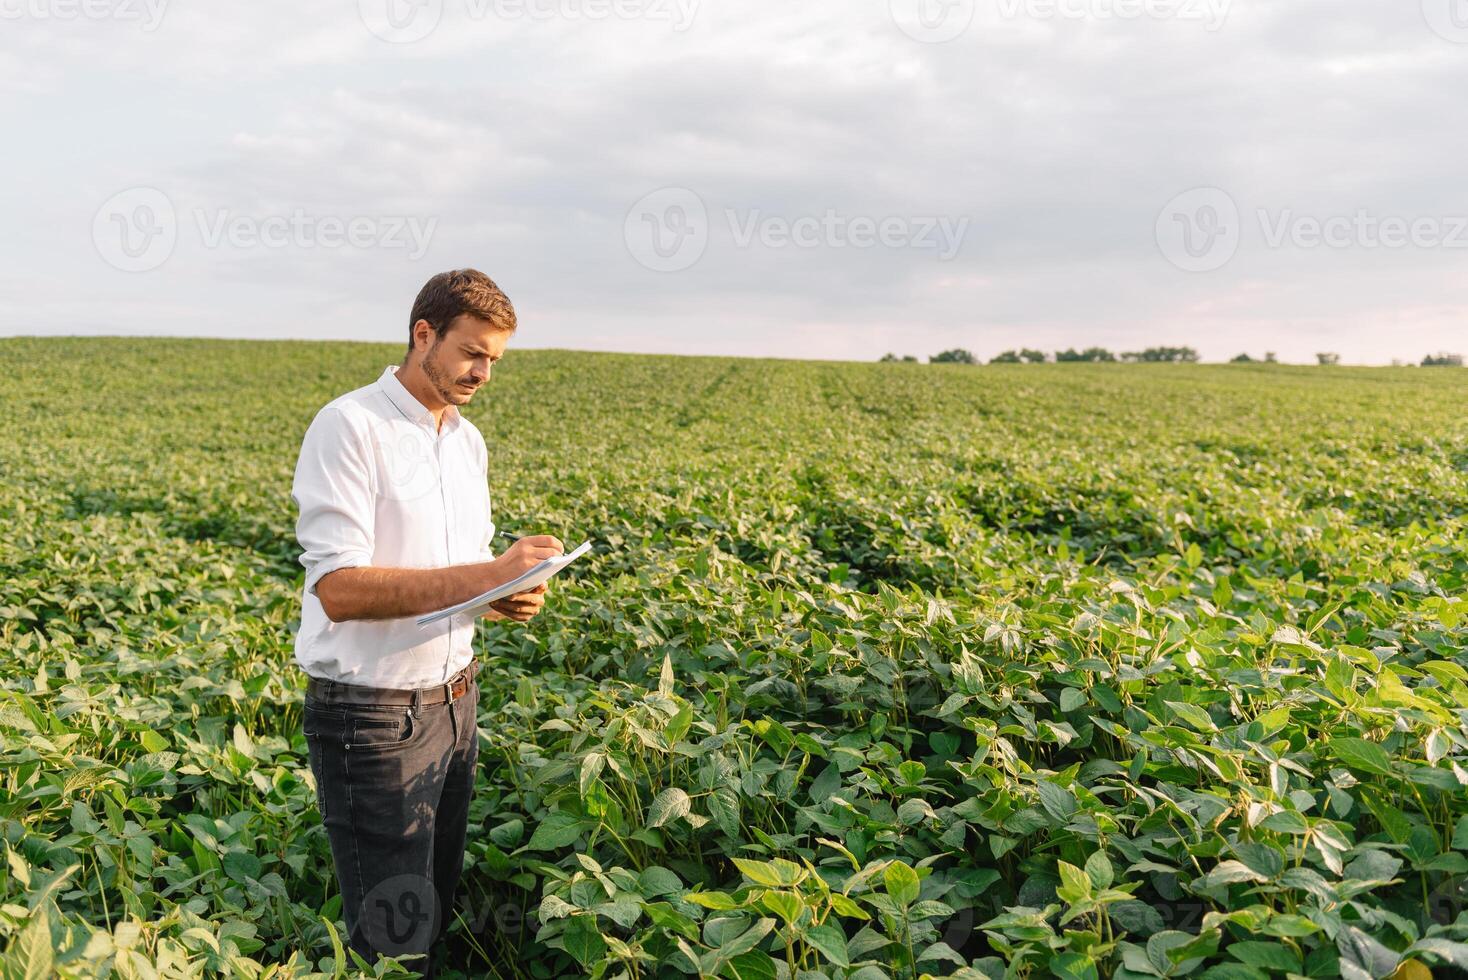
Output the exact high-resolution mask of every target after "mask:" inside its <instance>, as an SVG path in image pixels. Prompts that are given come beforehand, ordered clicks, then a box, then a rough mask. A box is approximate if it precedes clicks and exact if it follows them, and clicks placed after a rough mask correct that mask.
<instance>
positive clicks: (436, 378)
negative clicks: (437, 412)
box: [423, 341, 477, 405]
mask: <svg viewBox="0 0 1468 980" xmlns="http://www.w3.org/2000/svg"><path fill="white" fill-rule="evenodd" d="M437 353H438V341H434V343H433V346H432V347H430V348H428V353H427V354H426V355H424V357H423V376H424V377H426V378H427V379H428V383H429V384H431V385H433V390H434V391H436V392H437V393H438V397H439V398H442V399H443V400H444V403H445V404H448V405H467V404H469V399H471V398H473V397H474V392H473V391H465V390H464V389H463V388H460V387H459V385H460V384H472V382H471V381H469V380H468V379H467V378H450V377H449V376H448V374H447V373H446V372H445V371H444V369H443V368H442V366H440V365H439V363H438V359H437V358H436V357H435V356H434V355H436V354H437ZM476 390H477V389H476Z"/></svg>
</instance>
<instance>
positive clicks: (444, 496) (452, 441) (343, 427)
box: [291, 366, 494, 689]
mask: <svg viewBox="0 0 1468 980" xmlns="http://www.w3.org/2000/svg"><path fill="white" fill-rule="evenodd" d="M396 371H397V368H396V367H395V366H394V367H389V368H388V369H387V370H386V371H384V372H383V373H382V376H381V377H380V378H378V379H377V381H375V382H373V383H372V384H370V385H367V386H366V387H365V388H358V389H357V390H356V391H353V392H351V393H349V394H346V395H342V396H341V397H340V398H338V399H336V400H335V401H333V402H331V403H330V404H329V405H327V406H326V407H325V408H323V409H322V410H321V411H320V412H318V413H316V418H315V419H313V420H312V422H311V426H310V428H309V429H307V430H306V438H305V440H304V441H303V442H302V443H301V457H300V460H299V461H298V462H297V463H296V477H295V483H294V484H293V486H292V488H291V499H293V500H294V501H295V502H296V506H297V507H299V508H300V517H299V518H298V519H297V521H296V539H297V540H298V541H299V542H300V544H301V548H302V549H303V551H304V554H302V555H301V564H302V565H304V566H305V567H306V585H305V591H304V594H303V596H302V599H301V629H300V632H299V633H297V634H296V662H297V663H299V664H300V665H301V667H302V669H304V670H305V671H306V673H308V674H310V675H311V676H312V677H323V678H327V679H330V680H335V681H341V682H342V683H345V684H361V685H366V686H369V687H387V688H397V689H409V688H421V687H431V686H433V685H435V684H442V683H444V682H445V681H447V680H448V679H449V678H451V677H453V676H454V674H456V673H458V672H459V671H460V670H462V669H463V668H464V667H466V666H468V664H469V661H470V660H471V659H472V657H473V655H474V651H473V646H472V643H471V641H472V640H473V638H474V622H475V618H474V617H473V616H464V615H459V616H451V617H449V618H448V619H446V620H441V621H439V622H437V623H434V624H432V625H430V626H424V627H419V626H417V625H415V624H414V622H413V620H412V618H406V619H384V620H349V621H347V622H342V623H334V622H332V621H331V620H330V619H328V618H327V616H326V612H325V610H323V609H322V606H321V600H320V599H318V598H317V597H316V584H317V583H318V582H320V581H321V579H322V577H323V576H325V575H326V574H327V573H329V572H334V571H336V570H337V569H339V568H354V567H357V566H361V565H374V566H378V567H391V568H441V567H443V566H446V565H457V564H461V563H466V562H476V561H487V560H489V559H490V558H492V557H493V553H492V552H491V551H490V542H491V539H493V537H494V521H493V520H492V518H491V515H490V504H489V483H488V479H487V476H488V460H489V454H488V452H487V451H486V449H485V445H484V437H483V436H481V435H480V434H479V430H478V429H476V428H475V427H474V425H473V424H472V423H471V422H469V420H468V419H465V418H463V417H462V416H461V415H460V414H459V413H458V410H457V409H455V408H454V407H453V406H449V408H448V409H446V410H445V412H444V414H443V427H442V429H438V428H437V427H436V426H435V425H434V421H433V415H432V414H431V413H430V412H429V411H428V409H427V408H425V407H424V406H423V403H422V402H420V401H418V399H417V398H415V397H414V396H413V395H412V393H410V392H409V391H408V389H406V388H404V387H403V384H402V382H400V381H399V380H398V379H397V377H396ZM449 604H450V601H449V597H447V596H446V597H445V598H444V605H449Z"/></svg>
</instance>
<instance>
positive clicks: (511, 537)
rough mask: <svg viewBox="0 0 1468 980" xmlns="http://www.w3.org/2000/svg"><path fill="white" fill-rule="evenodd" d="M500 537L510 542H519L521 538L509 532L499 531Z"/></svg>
mask: <svg viewBox="0 0 1468 980" xmlns="http://www.w3.org/2000/svg"><path fill="white" fill-rule="evenodd" d="M500 537H502V538H505V539H507V540H510V541H519V540H520V537H521V536H520V535H518V534H511V533H510V532H509V531H501V532H500Z"/></svg>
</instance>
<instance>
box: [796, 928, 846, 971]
mask: <svg viewBox="0 0 1468 980" xmlns="http://www.w3.org/2000/svg"><path fill="white" fill-rule="evenodd" d="M805 941H806V942H807V943H809V944H810V945H811V946H812V947H814V948H815V949H817V950H819V951H820V954H821V955H822V956H824V957H825V958H826V959H827V961H829V962H831V963H834V964H836V965H837V966H839V967H841V968H843V969H845V968H846V967H849V966H851V956H850V954H849V953H848V952H847V949H846V933H845V932H844V931H843V930H842V929H841V928H840V927H839V926H834V925H831V924H830V923H824V924H822V925H818V926H812V927H811V928H809V929H807V930H806V931H805Z"/></svg>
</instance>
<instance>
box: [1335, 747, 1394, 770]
mask: <svg viewBox="0 0 1468 980" xmlns="http://www.w3.org/2000/svg"><path fill="white" fill-rule="evenodd" d="M1329 746H1330V751H1331V754H1332V755H1334V756H1335V757H1336V758H1337V759H1339V760H1341V761H1342V762H1344V763H1345V764H1346V765H1348V766H1350V767H1351V768H1352V769H1360V770H1362V771H1363V772H1370V773H1376V774H1378V775H1382V776H1389V775H1391V771H1392V762H1391V759H1390V757H1388V756H1387V754H1386V751H1385V750H1384V749H1383V748H1382V747H1381V746H1380V745H1377V744H1376V743H1375V742H1368V741H1366V740H1365V739H1364V738H1333V739H1331V740H1330V743H1329Z"/></svg>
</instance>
